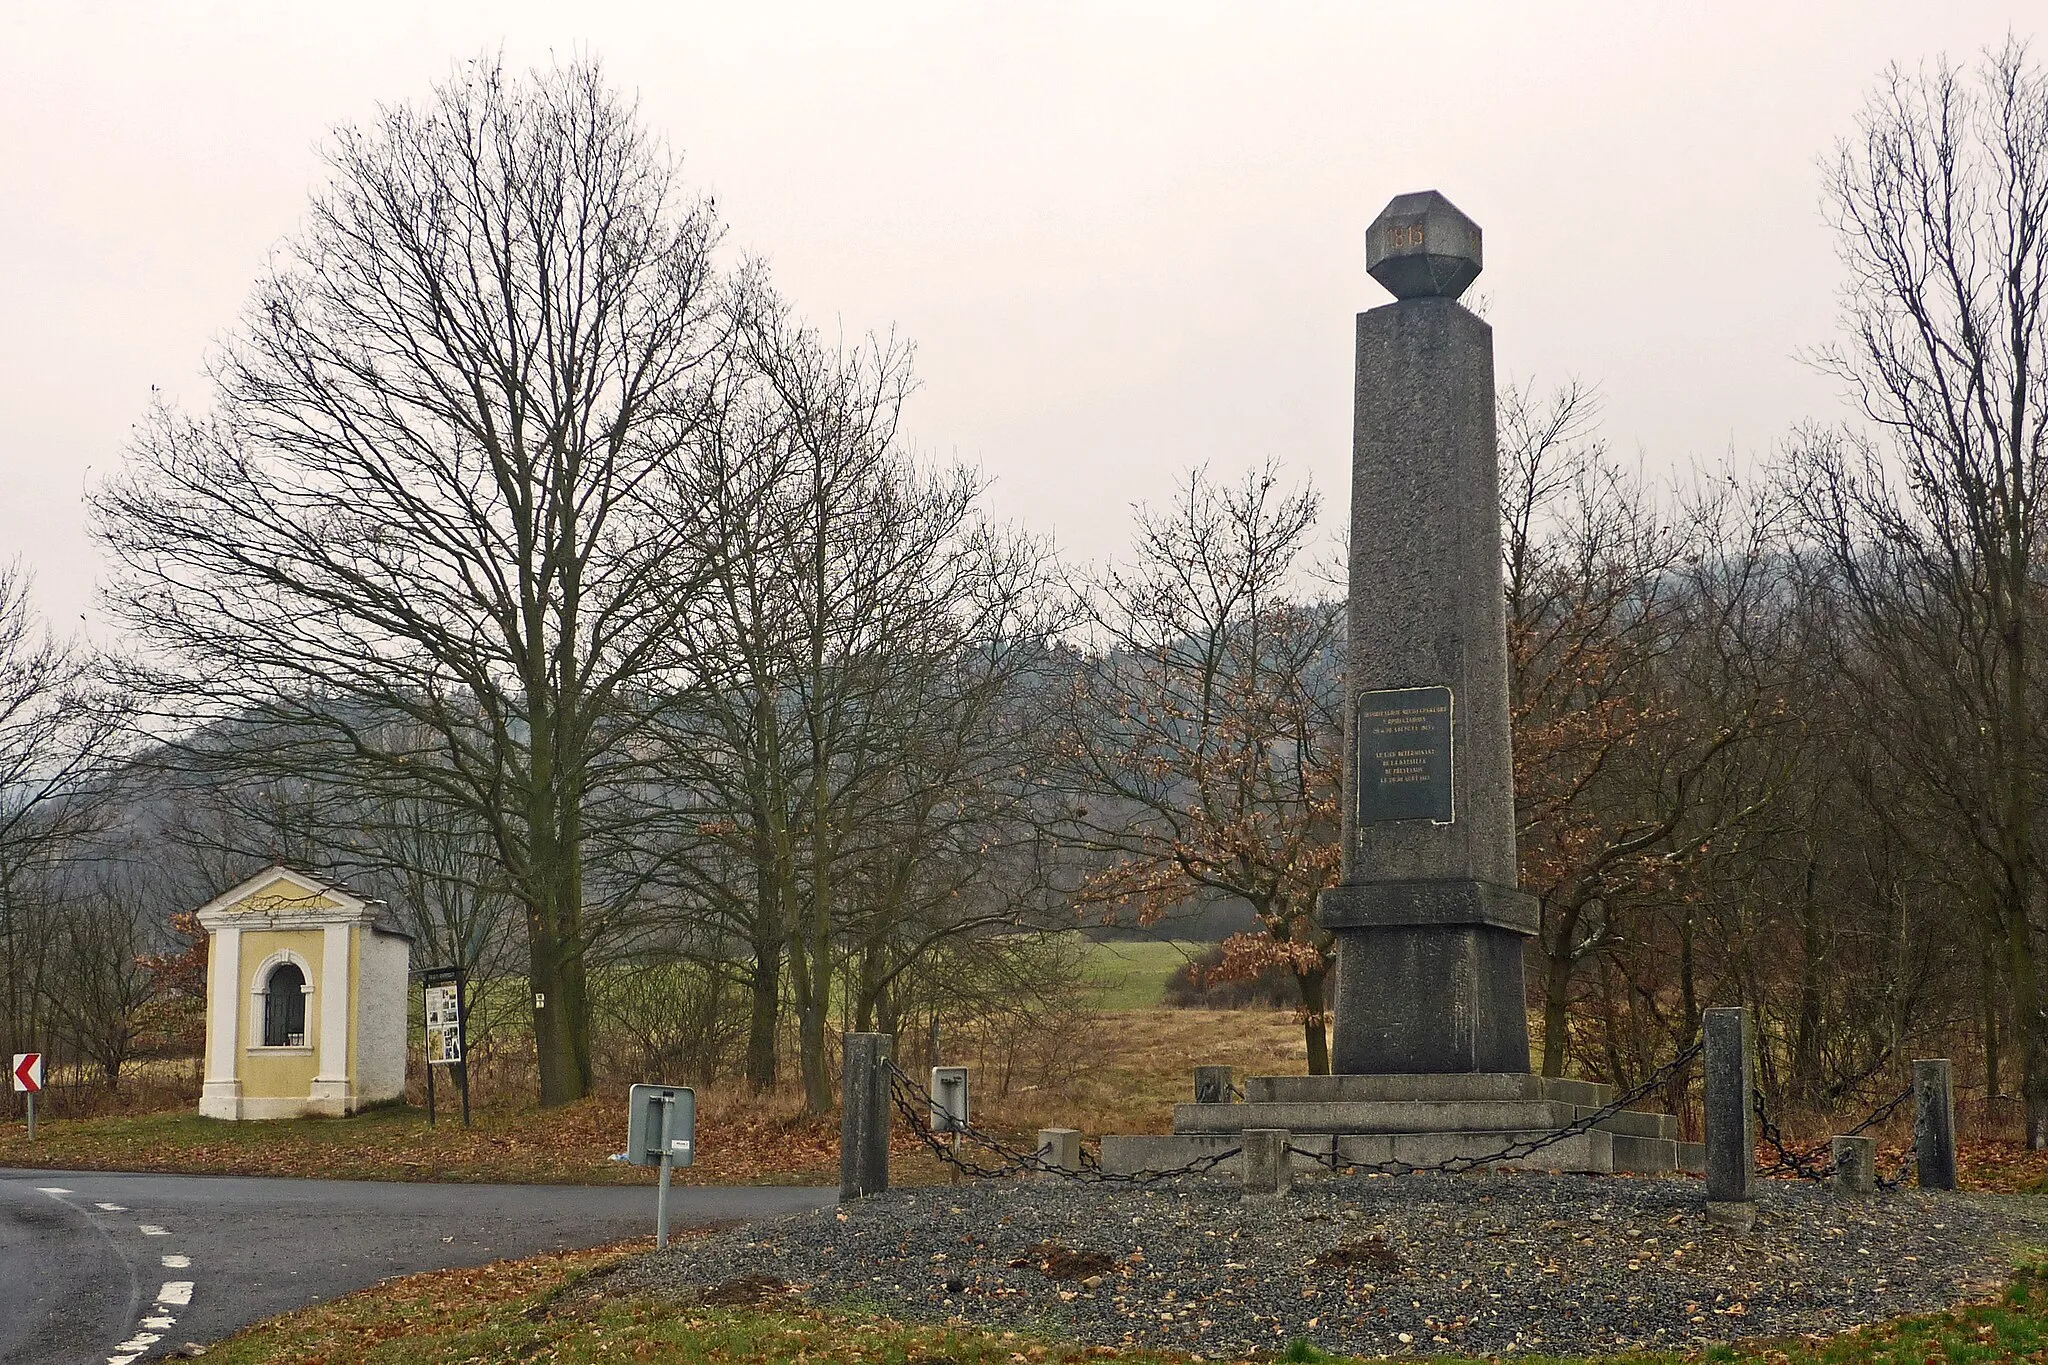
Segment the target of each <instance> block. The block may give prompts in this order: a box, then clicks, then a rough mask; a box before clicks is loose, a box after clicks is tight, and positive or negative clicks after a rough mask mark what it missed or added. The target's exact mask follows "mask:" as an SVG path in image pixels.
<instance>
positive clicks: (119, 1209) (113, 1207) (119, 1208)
mask: <svg viewBox="0 0 2048 1365" xmlns="http://www.w3.org/2000/svg"><path fill="white" fill-rule="evenodd" d="M93 1207H94V1208H96V1209H105V1210H106V1211H107V1212H108V1213H126V1212H128V1206H127V1205H126V1204H94V1205H93Z"/></svg>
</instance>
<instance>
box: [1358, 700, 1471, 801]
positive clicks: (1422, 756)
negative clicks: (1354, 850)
mask: <svg viewBox="0 0 2048 1365" xmlns="http://www.w3.org/2000/svg"><path fill="white" fill-rule="evenodd" d="M1355 780H1356V781H1357V783H1358V823H1359V824H1361V825H1376V824H1383V823H1386V822H1387V821H1392V820H1432V821H1434V822H1436V823H1437V824H1440V825H1447V824H1449V823H1451V818H1452V802H1451V689H1450V688H1448V687H1399V688H1394V689H1391V690H1389V691H1385V692H1366V693H1362V694H1361V695H1360V696H1359V698H1358V766H1357V770H1356V778H1355Z"/></svg>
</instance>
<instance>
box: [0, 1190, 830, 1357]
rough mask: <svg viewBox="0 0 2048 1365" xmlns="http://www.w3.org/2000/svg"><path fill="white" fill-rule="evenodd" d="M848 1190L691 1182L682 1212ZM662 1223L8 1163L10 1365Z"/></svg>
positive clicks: (195, 1333) (556, 1204) (195, 1336)
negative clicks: (397, 1277) (22, 1168)
mask: <svg viewBox="0 0 2048 1365" xmlns="http://www.w3.org/2000/svg"><path fill="white" fill-rule="evenodd" d="M837 1195H838V1191H837V1190H831V1189H818V1188H805V1189H797V1188H780V1187H751V1188H738V1187H735V1188H701V1187H699V1188H681V1187H679V1188H677V1189H675V1190H673V1191H672V1192H671V1193H670V1205H669V1206H670V1215H669V1217H670V1222H671V1225H672V1226H675V1227H686V1226H690V1225H692V1224H705V1223H724V1222H733V1221H739V1220H744V1219H748V1218H757V1217H762V1216H765V1215H770V1214H777V1213H787V1212H793V1211H795V1210H798V1209H808V1208H816V1207H819V1206H821V1205H824V1204H828V1203H831V1202H832V1201H833V1200H834V1199H835V1198H836V1197H837ZM653 1230H654V1191H653V1190H652V1189H649V1188H645V1187H638V1186H635V1187H621V1186H603V1187H587V1186H569V1185H419V1184H386V1183H381V1182H374V1181H367V1180H363V1181H358V1180H273V1179H260V1178H255V1177H236V1176H195V1175H119V1174H97V1173H92V1172H84V1171H18V1170H0V1362H6V1365H30V1362H34V1363H35V1365H41V1363H42V1362H52V1363H53V1365H54V1363H55V1362H64V1365H71V1362H87V1361H90V1362H94V1365H99V1362H116V1363H117V1365H118V1363H119V1362H128V1361H144V1360H156V1359H161V1358H163V1357H165V1356H166V1355H169V1354H171V1353H173V1352H176V1351H177V1350H179V1349H180V1348H181V1347H182V1346H183V1345H184V1344H185V1343H187V1342H199V1343H206V1342H211V1341H215V1340H218V1339H219V1338H221V1337H224V1336H226V1335H227V1334H228V1333H230V1332H232V1331H234V1330H235V1329H236V1328H238V1327H244V1326H247V1325H248V1324H249V1323H252V1322H256V1321H258V1320H260V1319H262V1318H267V1317H271V1316H274V1315H275V1314H278V1313H283V1312H288V1311H290V1310H291V1309H294V1308H303V1307H304V1306H305V1305H307V1304H309V1303H315V1302H318V1301H320V1300H322V1299H331V1298H333V1297H335V1296H336V1295H340V1294H346V1293H350V1292H351V1291H354V1290H357V1289H362V1288H365V1287H366V1286H369V1285H372V1284H375V1283H376V1282H377V1281H379V1280H382V1279H386V1278H388V1277H390V1276H393V1275H410V1274H416V1273H418V1272H420V1271H425V1270H445V1269H448V1268H451V1267H454V1266H465V1265H481V1264H483V1263H484V1262H486V1261H496V1260H503V1259H505V1258H506V1257H513V1256H531V1255H535V1254H538V1253H540V1252H544V1251H552V1250H559V1249H563V1248H570V1247H586V1246H596V1245H599V1244H601V1243H604V1242H612V1241H618V1240H620V1239H622V1238H627V1237H637V1236H646V1235H649V1234H651V1233H652V1232H653Z"/></svg>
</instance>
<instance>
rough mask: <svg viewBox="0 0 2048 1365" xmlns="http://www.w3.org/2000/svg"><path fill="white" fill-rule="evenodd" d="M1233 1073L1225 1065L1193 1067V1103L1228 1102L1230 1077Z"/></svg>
mask: <svg viewBox="0 0 2048 1365" xmlns="http://www.w3.org/2000/svg"><path fill="white" fill-rule="evenodd" d="M1233 1074H1235V1073H1233V1072H1232V1071H1231V1069H1230V1068H1229V1067H1227V1066H1198V1067H1196V1068H1195V1103H1196V1104H1228V1103H1230V1079H1231V1077H1232V1075H1233Z"/></svg>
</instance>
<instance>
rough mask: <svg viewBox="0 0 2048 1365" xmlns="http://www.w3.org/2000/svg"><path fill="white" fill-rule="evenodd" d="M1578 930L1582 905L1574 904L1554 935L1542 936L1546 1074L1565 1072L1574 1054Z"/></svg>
mask: <svg viewBox="0 0 2048 1365" xmlns="http://www.w3.org/2000/svg"><path fill="white" fill-rule="evenodd" d="M1578 933H1579V907H1578V906H1576V905H1574V906H1571V907H1570V908H1568V909H1565V910H1563V911H1561V912H1559V916H1558V924H1557V928H1556V933H1555V934H1554V936H1551V937H1547V938H1542V939H1539V940H1538V942H1539V943H1541V944H1542V947H1543V956H1544V959H1545V962H1544V972H1543V1074H1544V1075H1546V1076H1562V1075H1564V1065H1565V1062H1566V1060H1567V1059H1568V1058H1569V1057H1570V1056H1571V1031H1572V1019H1571V1005H1572V969H1573V968H1574V967H1575V966H1577V965H1578V964H1577V963H1576V962H1575V961H1574V960H1573V958H1572V940H1573V939H1575V938H1577V937H1578Z"/></svg>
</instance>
